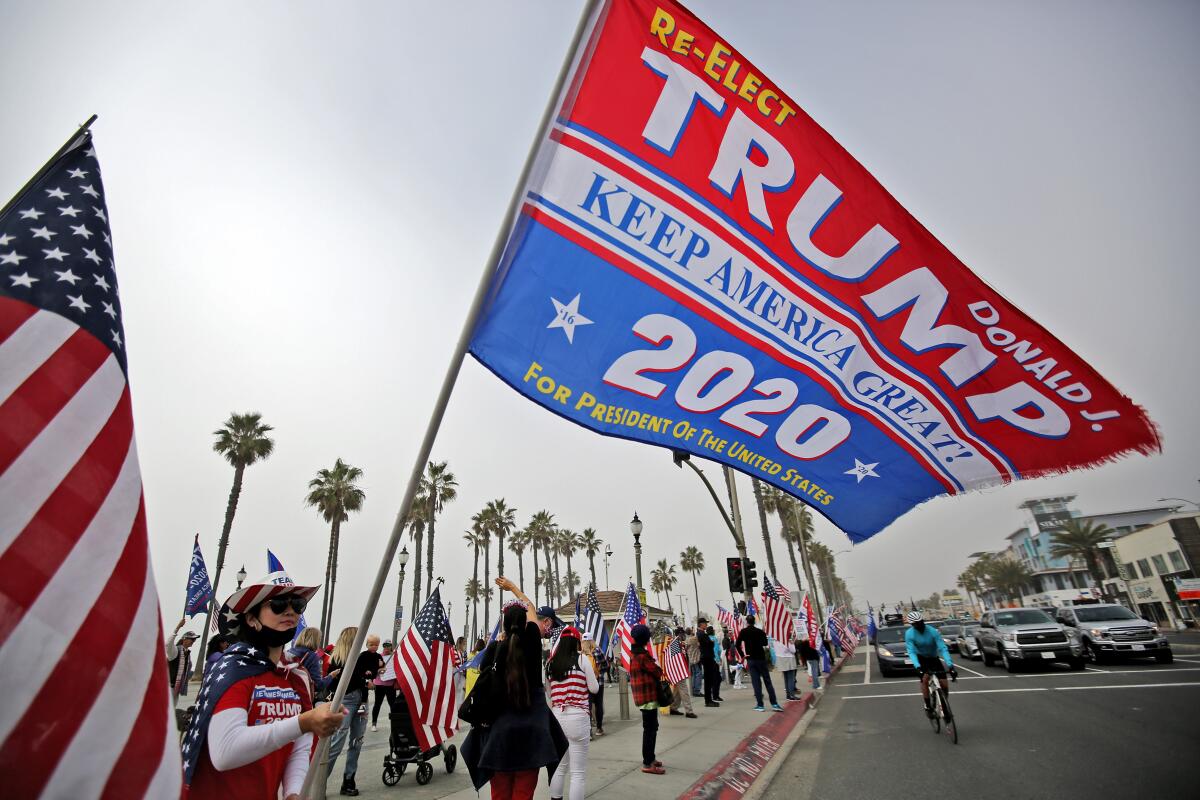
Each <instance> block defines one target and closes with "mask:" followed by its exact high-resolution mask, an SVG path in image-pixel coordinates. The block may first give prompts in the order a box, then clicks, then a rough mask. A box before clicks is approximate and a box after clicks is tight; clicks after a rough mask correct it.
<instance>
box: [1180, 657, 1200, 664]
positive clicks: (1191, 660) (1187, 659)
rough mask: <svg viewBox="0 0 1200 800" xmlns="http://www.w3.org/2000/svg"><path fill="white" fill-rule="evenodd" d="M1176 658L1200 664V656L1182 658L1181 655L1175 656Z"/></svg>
mask: <svg viewBox="0 0 1200 800" xmlns="http://www.w3.org/2000/svg"><path fill="white" fill-rule="evenodd" d="M1175 660H1176V661H1186V662H1188V663H1189V664H1200V658H1181V657H1180V656H1175Z"/></svg>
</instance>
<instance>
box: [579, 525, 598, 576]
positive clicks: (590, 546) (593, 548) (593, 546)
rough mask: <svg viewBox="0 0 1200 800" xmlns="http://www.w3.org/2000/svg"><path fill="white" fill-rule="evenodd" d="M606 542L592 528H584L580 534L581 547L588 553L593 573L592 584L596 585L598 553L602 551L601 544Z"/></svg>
mask: <svg viewBox="0 0 1200 800" xmlns="http://www.w3.org/2000/svg"><path fill="white" fill-rule="evenodd" d="M603 544H604V540H603V539H601V538H600V537H599V536H597V535H596V531H594V530H592V529H591V528H584V529H583V533H581V534H579V547H580V548H582V550H583V552H584V553H586V554H587V559H588V570H589V571H590V572H591V574H592V586H595V585H596V555H597V554H598V553H599V552H600V546H601V545H603Z"/></svg>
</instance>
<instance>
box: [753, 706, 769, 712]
mask: <svg viewBox="0 0 1200 800" xmlns="http://www.w3.org/2000/svg"><path fill="white" fill-rule="evenodd" d="M754 710H755V711H766V709H765V708H763V707H762V706H755V707H754Z"/></svg>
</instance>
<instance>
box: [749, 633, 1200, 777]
mask: <svg viewBox="0 0 1200 800" xmlns="http://www.w3.org/2000/svg"><path fill="white" fill-rule="evenodd" d="M1197 649H1198V648H1193V647H1181V648H1178V649H1177V650H1176V659H1175V663H1174V664H1156V663H1155V662H1154V661H1152V660H1130V661H1126V662H1122V663H1117V664H1104V665H1101V666H1099V667H1093V666H1090V665H1089V667H1088V669H1087V670H1086V671H1084V672H1071V671H1068V670H1067V667H1066V666H1065V665H1055V664H1048V665H1038V666H1037V667H1036V668H1034V669H1029V670H1028V671H1024V672H1019V673H1017V674H1014V675H1010V674H1008V673H1007V672H1005V671H1004V669H1003V668H1002V667H985V666H983V664H982V663H981V662H978V661H964V660H962V659H958V658H956V659H955V664H956V665H958V667H959V675H960V678H959V681H958V683H955V684H951V689H950V703H951V706H952V708H953V709H954V714H955V717H956V718H957V722H958V726H959V744H957V745H954V744H951V742H950V741H949V739H947V737H945V736H939V735H934V733H933V730H932V728H931V727H930V725H929V723H928V722H927V721H926V719H925V716H924V713H923V711H922V709H921V700H920V687H919V686H918V684H917V679H916V678H915V677H904V678H883V677H881V676H880V675H879V670H878V669H877V667H876V664H875V658H874V654H873V652H871V651H870V650H869V649H868V648H866V647H865V646H864V647H863V648H861V649H860V650H859V652H858V653H857V654H856V655H855V656H854V658H853V659H852V660H851V662H850V663H849V664H847V666H846V668H844V669H843V671H842V674H841V675H840V676H838V679H837V680H836V681H835V682H834V683H833V685H831V686H829V687H828V688H827V690H826V693H825V697H824V698H823V699H822V701H821V704H820V705H819V706H818V709H817V713H816V716H815V717H814V719H813V721H812V723H811V724H810V726H809V728H808V730H807V731H806V733H805V734H804V736H803V737H802V738H801V739H799V740H798V741H797V743H796V746H795V747H794V748H793V750H792V752H791V753H789V754H788V756H787V758H786V760H785V761H784V762H783V763H782V764H781V766H780V768H779V771H778V772H777V773H776V774H775V775H774V777H773V779H772V781H771V783H770V785H769V786H768V787H767V789H766V791H765V792H764V795H763V797H765V798H767V799H768V800H808V798H819V799H820V800H842V798H845V800H863V798H874V797H921V796H939V795H945V794H947V793H949V794H951V795H965V796H969V797H972V798H975V800H988V799H989V798H1004V800H1013V798H1042V797H1046V798H1051V797H1053V798H1076V797H1078V798H1084V797H1087V798H1093V797H1095V796H1096V795H1097V793H1098V792H1102V793H1103V795H1104V796H1122V795H1124V796H1133V797H1146V798H1151V797H1192V796H1195V793H1196V791H1197V786H1200V765H1198V763H1197V761H1196V757H1195V755H1196V753H1200V716H1198V714H1197V712H1198V711H1200V653H1198V652H1196V650H1197ZM868 653H870V657H869V663H865V662H867V654H868Z"/></svg>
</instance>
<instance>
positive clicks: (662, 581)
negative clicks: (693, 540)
mask: <svg viewBox="0 0 1200 800" xmlns="http://www.w3.org/2000/svg"><path fill="white" fill-rule="evenodd" d="M655 581H657V582H658V585H659V587H660V589H656V590H655V591H662V592H663V593H664V594H666V596H667V610H668V611H670V612H671V613H674V612H675V608H674V606H672V605H671V590H672V589H674V588H675V584H677V583H679V578H676V577H675V565H674V564H668V563H667V560H666V559H665V558H663V559H659V562H658V564H656V565H655V567H654V569H652V570H650V585H651V586H653V585H654V582H655Z"/></svg>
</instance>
